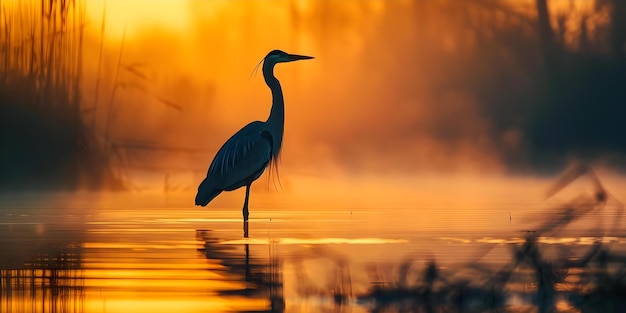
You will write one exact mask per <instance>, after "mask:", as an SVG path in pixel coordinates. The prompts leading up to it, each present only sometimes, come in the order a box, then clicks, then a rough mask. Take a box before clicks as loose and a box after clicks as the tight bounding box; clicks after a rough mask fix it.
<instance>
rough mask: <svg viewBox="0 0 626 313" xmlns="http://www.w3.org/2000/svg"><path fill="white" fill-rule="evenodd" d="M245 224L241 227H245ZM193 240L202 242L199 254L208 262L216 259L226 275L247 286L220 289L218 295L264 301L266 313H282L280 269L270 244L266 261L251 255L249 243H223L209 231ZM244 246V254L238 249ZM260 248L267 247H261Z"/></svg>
mask: <svg viewBox="0 0 626 313" xmlns="http://www.w3.org/2000/svg"><path fill="white" fill-rule="evenodd" d="M246 224H247V223H245V224H244V225H246ZM196 239H197V240H202V241H204V248H202V249H199V251H200V252H201V253H202V254H203V255H204V256H205V257H206V258H207V259H210V260H216V261H217V262H219V263H220V264H221V265H223V266H224V269H223V271H224V272H225V273H226V274H228V275H225V276H229V277H239V279H241V280H242V281H243V282H245V283H246V287H245V288H243V289H235V290H223V291H221V292H220V295H222V296H224V297H229V296H244V297H247V298H263V299H266V300H267V301H268V302H269V308H268V309H267V311H265V312H283V311H284V309H285V301H284V295H283V276H282V266H281V262H280V261H279V259H278V257H277V256H276V255H275V254H274V253H273V250H272V248H273V244H272V243H270V246H269V248H270V255H269V256H268V257H267V258H264V257H261V256H251V254H250V244H248V243H244V244H241V245H235V244H223V243H222V242H223V241H222V240H221V239H219V238H217V237H216V236H214V234H213V232H212V231H210V230H197V231H196ZM240 247H243V253H242V252H239V251H237V248H240ZM262 247H264V248H265V247H266V246H265V245H262Z"/></svg>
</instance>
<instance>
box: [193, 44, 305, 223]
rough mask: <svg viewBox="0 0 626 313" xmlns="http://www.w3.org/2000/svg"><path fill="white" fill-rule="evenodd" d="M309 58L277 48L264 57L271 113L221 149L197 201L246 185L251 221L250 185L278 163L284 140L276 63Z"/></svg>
mask: <svg viewBox="0 0 626 313" xmlns="http://www.w3.org/2000/svg"><path fill="white" fill-rule="evenodd" d="M307 59H313V57H310V56H306V55H297V54H289V53H286V52H284V51H281V50H273V51H270V53H268V54H267V55H266V56H265V57H264V58H263V60H261V62H263V68H262V69H263V70H262V71H263V78H264V79H265V83H266V84H267V86H268V87H269V88H270V90H271V92H272V108H271V109H270V114H269V117H268V118H267V120H266V121H265V122H261V121H254V122H252V123H250V124H248V125H246V126H245V127H243V128H242V129H240V130H239V131H238V132H236V133H235V134H234V135H233V136H232V137H230V139H228V140H227V141H226V143H224V145H223V146H222V147H221V148H220V149H219V150H218V152H217V154H216V155H215V157H214V158H213V161H212V162H211V165H210V166H209V170H208V172H207V176H206V178H205V179H204V180H202V182H201V183H200V185H199V186H198V193H197V194H196V205H200V206H203V207H204V206H206V205H207V204H209V202H211V200H213V199H214V198H215V197H217V196H218V195H219V194H220V193H222V192H223V191H233V190H235V189H239V188H241V187H244V186H245V187H246V196H245V199H244V202H243V209H242V214H243V220H244V222H247V221H248V216H249V212H248V200H249V198H250V186H251V185H252V183H253V182H254V181H255V180H257V179H258V178H259V177H260V176H261V174H263V172H264V171H265V168H266V167H267V166H268V165H271V166H277V161H278V156H279V154H280V149H281V146H282V141H283V132H284V126H285V100H284V99H283V91H282V88H281V86H280V82H279V81H278V79H277V78H276V76H274V66H275V65H276V64H278V63H285V62H293V61H298V60H307ZM245 224H247V223H245ZM245 226H246V225H244V227H245Z"/></svg>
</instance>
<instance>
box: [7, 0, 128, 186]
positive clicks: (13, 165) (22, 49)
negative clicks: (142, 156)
mask: <svg viewBox="0 0 626 313" xmlns="http://www.w3.org/2000/svg"><path fill="white" fill-rule="evenodd" d="M0 4H1V6H0V8H1V9H2V12H1V14H0V24H1V27H2V32H1V34H0V49H1V53H0V125H1V126H0V146H1V148H2V156H1V158H0V160H1V161H0V172H1V173H2V175H0V190H9V191H10V190H40V189H60V190H75V189H79V188H86V189H93V190H96V189H113V190H116V189H123V185H122V183H121V180H120V179H119V178H118V177H117V176H116V174H115V173H114V171H113V169H112V168H111V166H110V158H109V154H108V153H107V151H106V149H105V148H103V147H102V146H100V145H98V144H97V139H96V134H94V132H93V131H92V128H91V127H90V126H89V125H87V119H86V115H88V114H93V112H92V111H93V109H85V107H84V105H82V103H81V101H82V99H81V96H82V90H81V82H82V65H83V64H82V62H83V60H82V58H83V51H82V48H83V37H84V28H85V3H84V1H83V0H70V1H61V0H51V1H40V2H37V1H17V2H15V3H9V4H5V3H1V2H0Z"/></svg>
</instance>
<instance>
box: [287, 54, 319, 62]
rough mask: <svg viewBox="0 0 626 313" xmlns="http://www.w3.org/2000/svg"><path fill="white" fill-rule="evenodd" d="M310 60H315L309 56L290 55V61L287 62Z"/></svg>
mask: <svg viewBox="0 0 626 313" xmlns="http://www.w3.org/2000/svg"><path fill="white" fill-rule="evenodd" d="M308 59H313V57H310V56H307V55H298V54H290V55H289V61H287V62H293V61H298V60H308Z"/></svg>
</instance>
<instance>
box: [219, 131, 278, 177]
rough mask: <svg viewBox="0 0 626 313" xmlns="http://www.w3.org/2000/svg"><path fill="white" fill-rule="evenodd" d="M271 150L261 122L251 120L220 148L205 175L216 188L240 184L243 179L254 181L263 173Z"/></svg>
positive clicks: (269, 139)
mask: <svg viewBox="0 0 626 313" xmlns="http://www.w3.org/2000/svg"><path fill="white" fill-rule="evenodd" d="M271 151H272V145H271V137H270V135H269V132H267V131H266V130H265V127H264V124H263V123H262V122H258V121H257V122H252V123H250V124H248V125H246V126H245V127H244V128H242V129H241V130H240V131H238V132H237V133H235V134H234V135H233V136H232V137H230V139H228V141H226V143H225V144H224V145H223V146H222V148H220V150H219V151H218V152H217V155H216V156H215V158H214V159H213V162H212V163H211V166H210V167H209V171H208V173H207V178H208V179H209V181H210V182H211V183H212V185H213V186H214V188H216V189H226V188H238V187H240V186H243V185H244V184H245V181H246V180H248V179H251V178H252V180H254V179H256V178H257V177H258V175H260V174H261V173H262V172H263V170H264V169H265V167H266V166H267V164H268V162H269V161H270V156H271ZM254 176H257V177H254Z"/></svg>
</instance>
